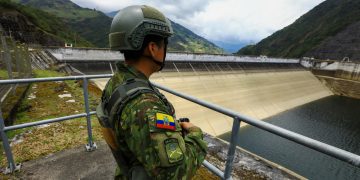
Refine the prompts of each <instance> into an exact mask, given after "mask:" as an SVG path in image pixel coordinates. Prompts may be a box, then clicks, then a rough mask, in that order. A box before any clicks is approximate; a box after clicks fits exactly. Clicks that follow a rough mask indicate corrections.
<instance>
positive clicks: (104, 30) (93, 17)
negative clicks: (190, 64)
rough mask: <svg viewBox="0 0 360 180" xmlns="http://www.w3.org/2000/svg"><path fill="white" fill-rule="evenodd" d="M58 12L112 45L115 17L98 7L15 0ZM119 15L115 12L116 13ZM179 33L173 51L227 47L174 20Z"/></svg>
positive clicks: (94, 39)
mask: <svg viewBox="0 0 360 180" xmlns="http://www.w3.org/2000/svg"><path fill="white" fill-rule="evenodd" d="M13 1H15V2H18V3H22V4H24V5H27V6H32V7H35V8H39V9H41V10H44V11H46V12H48V13H50V14H53V15H56V16H57V17H58V18H60V19H61V20H63V21H64V22H65V23H66V24H67V25H69V27H70V28H71V29H72V30H74V31H76V32H77V33H78V36H80V37H83V38H85V39H86V40H88V41H90V42H91V43H93V44H94V45H95V46H97V47H108V38H107V37H108V31H109V28H110V25H111V21H112V17H109V16H107V15H105V14H104V13H102V12H100V11H97V10H96V9H89V8H82V7H80V6H78V5H76V4H74V3H73V2H71V1H70V0H13ZM112 15H115V12H113V13H112ZM173 26H174V27H173V29H174V31H175V34H176V35H175V36H174V37H173V38H172V39H171V41H170V45H169V50H172V51H187V52H206V53H223V50H222V49H221V48H219V47H217V46H216V45H214V44H213V43H211V42H209V41H208V40H206V39H204V38H202V37H200V36H198V35H196V34H195V33H193V32H191V31H190V30H188V29H186V28H185V27H183V26H181V25H179V24H176V23H173Z"/></svg>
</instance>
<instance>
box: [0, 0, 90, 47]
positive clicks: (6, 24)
mask: <svg viewBox="0 0 360 180" xmlns="http://www.w3.org/2000/svg"><path fill="white" fill-rule="evenodd" d="M0 27H1V29H2V31H3V34H5V35H8V36H11V37H13V38H15V39H16V40H18V41H20V42H23V43H28V44H42V45H45V46H63V45H64V42H70V41H72V40H73V37H74V34H75V32H73V31H71V30H70V29H69V28H68V27H67V26H66V24H64V23H63V22H62V21H61V19H59V18H57V17H56V16H53V15H51V14H49V13H46V12H44V11H41V10H38V9H35V8H31V7H26V6H23V5H20V4H15V3H12V2H10V1H9V0H8V1H7V0H0ZM78 44H79V45H81V46H92V44H91V43H90V42H88V41H86V40H84V39H83V38H81V37H79V38H78Z"/></svg>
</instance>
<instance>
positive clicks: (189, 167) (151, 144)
mask: <svg viewBox="0 0 360 180" xmlns="http://www.w3.org/2000/svg"><path fill="white" fill-rule="evenodd" d="M117 68H118V71H117V72H116V73H115V74H114V76H113V77H112V78H111V79H110V80H109V82H108V83H107V85H106V87H105V89H104V93H103V96H106V97H109V96H110V95H111V94H112V93H113V91H114V90H115V89H116V87H118V86H119V85H121V84H122V83H123V82H124V81H126V80H127V79H130V78H138V79H143V80H146V81H148V79H147V77H146V76H145V75H144V74H142V73H141V72H139V71H138V70H136V69H135V68H133V67H131V66H128V65H125V64H123V63H117ZM113 130H114V134H115V136H116V140H115V141H116V144H117V148H116V149H112V151H113V154H114V157H115V159H117V158H119V155H121V156H122V159H121V160H119V159H117V163H118V169H117V174H116V177H115V179H129V178H130V176H131V174H130V175H129V171H131V168H132V167H138V166H140V167H143V169H145V172H146V174H147V176H148V178H149V177H151V179H191V177H192V176H193V175H194V174H195V172H196V170H197V169H198V168H199V167H200V165H201V163H202V162H203V161H204V159H205V156H206V150H207V144H206V142H205V141H203V134H202V131H201V129H200V128H198V127H192V128H190V129H188V130H187V132H186V133H184V134H183V133H182V128H181V126H180V124H179V122H178V121H177V120H176V117H175V110H174V108H173V106H172V105H171V104H170V103H167V102H163V101H162V100H161V99H160V98H159V97H158V95H156V94H155V93H143V94H140V95H138V96H137V97H135V98H133V99H132V100H130V101H128V103H127V104H126V105H125V107H124V108H123V110H122V112H121V114H120V115H119V117H118V118H115V119H114V129H113Z"/></svg>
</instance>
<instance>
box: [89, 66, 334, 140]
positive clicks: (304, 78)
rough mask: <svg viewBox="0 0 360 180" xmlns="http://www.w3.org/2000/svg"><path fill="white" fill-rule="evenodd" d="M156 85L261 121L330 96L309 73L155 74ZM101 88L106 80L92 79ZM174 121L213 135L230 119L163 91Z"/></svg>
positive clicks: (223, 129) (223, 130) (227, 127)
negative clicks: (182, 120) (183, 121)
mask: <svg viewBox="0 0 360 180" xmlns="http://www.w3.org/2000/svg"><path fill="white" fill-rule="evenodd" d="M150 80H151V81H152V82H156V83H159V84H162V85H164V86H167V87H169V88H171V89H174V90H176V91H179V92H183V93H186V94H189V95H192V96H194V97H197V98H199V99H202V100H206V101H209V102H212V103H215V104H218V105H220V106H223V107H226V108H229V109H232V110H234V111H237V112H240V113H243V114H245V115H247V116H250V117H254V118H258V119H265V118H268V117H270V116H273V115H275V114H278V113H280V112H283V111H286V110H288V109H291V108H294V107H297V106H300V105H303V104H306V103H308V102H311V101H314V100H317V99H321V98H323V97H327V96H330V95H332V93H331V91H330V90H328V89H327V88H326V87H325V86H324V85H322V84H321V83H320V82H319V80H317V79H316V78H315V77H314V76H313V75H312V74H311V72H309V71H294V72H264V73H249V74H219V73H218V74H216V73H215V74H213V75H196V74H192V75H190V74H189V73H187V75H186V76H174V75H173V74H172V73H166V72H165V73H161V74H160V73H157V74H155V75H153V77H151V78H150ZM95 82H96V83H97V84H98V86H99V87H100V88H104V86H105V84H106V82H107V80H106V79H104V80H95ZM163 93H164V94H165V96H166V97H167V98H168V99H169V101H170V102H171V103H173V105H174V107H175V109H176V115H177V118H180V117H188V118H190V120H191V122H193V123H194V124H196V125H198V126H199V127H201V128H202V129H203V130H204V131H205V132H207V133H209V134H211V135H214V136H217V135H221V134H223V133H226V132H228V131H231V127H232V121H233V120H232V119H231V118H228V117H226V116H224V115H222V114H219V113H217V112H214V111H211V110H208V109H206V108H204V107H202V106H199V105H197V104H194V103H191V102H189V101H187V100H184V99H181V98H178V97H176V96H174V95H172V94H169V93H166V92H163Z"/></svg>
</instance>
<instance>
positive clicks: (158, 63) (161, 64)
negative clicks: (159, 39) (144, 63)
mask: <svg viewBox="0 0 360 180" xmlns="http://www.w3.org/2000/svg"><path fill="white" fill-rule="evenodd" d="M167 45H168V40H167V38H165V39H164V46H165V47H164V48H165V49H164V59H163V62H160V61H157V60H156V59H155V58H154V57H152V56H147V55H146V56H145V55H144V57H147V58H149V59H150V60H152V61H153V62H154V63H155V64H157V65H158V66H160V69H159V70H158V71H161V70H162V69H163V68H164V66H165V58H166V51H167Z"/></svg>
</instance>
